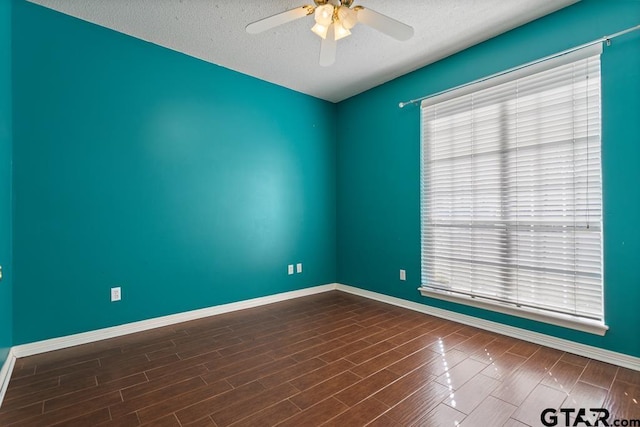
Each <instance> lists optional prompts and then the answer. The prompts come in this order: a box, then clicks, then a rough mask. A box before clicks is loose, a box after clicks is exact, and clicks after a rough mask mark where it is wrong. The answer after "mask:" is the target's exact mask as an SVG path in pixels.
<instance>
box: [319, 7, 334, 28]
mask: <svg viewBox="0 0 640 427" xmlns="http://www.w3.org/2000/svg"><path fill="white" fill-rule="evenodd" d="M315 20H316V23H318V24H320V25H324V26H325V27H328V26H329V25H331V22H333V5H331V4H323V5H322V6H318V7H316V12H315Z"/></svg>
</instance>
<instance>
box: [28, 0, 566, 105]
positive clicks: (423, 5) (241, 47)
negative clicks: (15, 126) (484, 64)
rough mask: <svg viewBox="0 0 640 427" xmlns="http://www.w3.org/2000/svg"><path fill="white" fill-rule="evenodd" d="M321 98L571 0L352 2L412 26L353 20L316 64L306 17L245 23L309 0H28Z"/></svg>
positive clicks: (336, 97)
mask: <svg viewBox="0 0 640 427" xmlns="http://www.w3.org/2000/svg"><path fill="white" fill-rule="evenodd" d="M30 1H32V2H33V3H37V4H40V5H43V6H45V7H49V8H52V9H55V10H58V11H60V12H63V13H66V14H68V15H71V16H75V17H77V18H80V19H83V20H86V21H89V22H93V23H95V24H98V25H101V26H104V27H107V28H111V29H113V30H116V31H119V32H122V33H125V34H128V35H131V36H134V37H137V38H140V39H143V40H147V41H149V42H152V43H155V44H158V45H160V46H164V47H167V48H169V49H173V50H176V51H179V52H183V53H185V54H187V55H191V56H194V57H196V58H200V59H202V60H205V61H208V62H211V63H214V64H217V65H221V66H223V67H226V68H229V69H231V70H235V71H238V72H241V73H244V74H248V75H250V76H254V77H257V78H259V79H262V80H266V81H268V82H271V83H275V84H278V85H280V86H284V87H288V88H290V89H293V90H296V91H299V92H302V93H306V94H308V95H312V96H315V97H318V98H321V99H325V100H328V101H332V102H338V101H341V100H343V99H346V98H349V97H350V96H353V95H356V94H358V93H360V92H363V91H365V90H367V89H370V88H372V87H375V86H377V85H380V84H382V83H384V82H387V81H389V80H392V79H394V78H396V77H398V76H401V75H403V74H405V73H407V72H409V71H413V70H415V69H417V68H420V67H422V66H424V65H427V64H430V63H432V62H435V61H437V60H439V59H442V58H444V57H446V56H449V55H451V54H453V53H455V52H458V51H461V50H463V49H465V48H467V47H469V46H472V45H474V44H477V43H479V42H482V41H484V40H487V39H489V38H491V37H494V36H496V35H498V34H500V33H503V32H505V31H508V30H510V29H512V28H515V27H518V26H520V25H522V24H525V23H527V22H529V21H532V20H534V19H537V18H539V17H542V16H544V15H547V14H549V13H551V12H554V11H556V10H558V9H561V8H563V7H565V6H568V5H570V4H573V3H575V2H576V1H578V0H396V1H390V0H360V1H355V2H354V5H362V6H364V7H369V8H371V9H373V10H375V11H377V12H380V13H383V14H386V15H388V16H390V17H392V18H394V19H397V20H399V21H402V22H404V23H407V24H409V25H411V26H413V27H414V29H415V35H414V36H413V38H412V39H410V40H409V41H405V42H400V41H397V40H395V39H392V38H390V37H388V36H386V35H384V34H381V33H379V32H377V31H375V30H373V29H371V28H368V27H366V26H364V25H362V24H359V25H357V26H356V27H354V28H353V29H352V35H351V36H350V37H347V38H345V39H342V40H340V41H338V51H337V57H336V62H335V64H334V65H332V66H331V67H327V68H325V67H321V66H319V65H318V57H319V52H320V39H319V38H318V36H316V35H315V34H313V33H312V32H311V31H309V29H310V28H311V26H312V25H313V17H312V16H307V17H305V18H302V19H299V20H297V21H294V22H291V23H288V24H285V25H283V26H280V27H278V28H275V29H273V30H270V31H267V32H264V33H261V34H257V35H250V34H247V33H246V32H245V26H246V25H247V24H248V23H250V22H253V21H256V20H258V19H261V18H264V17H267V16H270V15H273V14H276V13H280V12H283V11H285V10H287V9H291V8H294V7H298V6H301V5H303V4H313V1H312V0H264V1H257V0H246V1H242V0H239V1H238V0H236V1H234V0H227V1H220V0H81V1H79V0H30Z"/></svg>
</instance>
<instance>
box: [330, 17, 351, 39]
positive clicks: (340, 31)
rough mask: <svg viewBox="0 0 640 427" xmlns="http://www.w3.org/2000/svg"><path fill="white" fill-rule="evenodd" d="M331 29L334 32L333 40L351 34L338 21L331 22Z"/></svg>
mask: <svg viewBox="0 0 640 427" xmlns="http://www.w3.org/2000/svg"><path fill="white" fill-rule="evenodd" d="M333 27H334V28H333V29H334V34H335V40H336V41H337V40H340V39H343V38H345V37H347V36H349V35H350V34H351V31H349V30H348V29H346V28H345V27H344V25H342V23H341V22H340V21H336V22H334V23H333Z"/></svg>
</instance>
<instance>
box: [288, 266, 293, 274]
mask: <svg viewBox="0 0 640 427" xmlns="http://www.w3.org/2000/svg"><path fill="white" fill-rule="evenodd" d="M287 272H288V273H289V274H293V264H289V266H288V267H287Z"/></svg>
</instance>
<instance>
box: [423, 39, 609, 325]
mask: <svg viewBox="0 0 640 427" xmlns="http://www.w3.org/2000/svg"><path fill="white" fill-rule="evenodd" d="M601 53H602V44H601V43H598V44H594V45H591V46H587V47H584V48H581V49H577V50H575V51H571V52H568V53H566V54H563V55H561V56H557V57H554V58H552V59H549V60H545V61H541V62H537V63H534V64H533V65H530V66H524V67H521V68H518V69H516V70H514V71H509V72H505V73H503V74H498V75H497V76H495V77H492V78H487V79H483V80H480V81H478V82H474V83H470V84H467V85H462V86H460V87H458V88H455V89H452V90H450V91H445V92H442V93H440V94H437V95H435V96H433V97H430V98H427V99H425V100H424V101H423V102H422V107H423V108H424V107H428V106H431V105H435V104H439V103H441V102H445V101H448V100H451V99H455V98H459V97H462V96H464V95H468V94H471V93H475V92H478V91H480V90H483V89H487V88H490V87H494V86H498V85H501V84H503V83H507V82H510V81H514V80H517V79H520V78H524V77H528V76H531V75H535V74H538V73H541V72H544V71H547V70H550V69H553V68H556V67H559V66H562V65H566V64H570V63H574V62H577V61H579V60H582V59H586V58H589V57H593V56H596V55H600V54H601ZM600 87H601V86H600ZM601 105H602V98H600V106H601ZM421 115H422V110H421ZM421 135H424V120H423V119H422V118H421ZM600 144H601V142H600ZM420 145H421V149H420V154H421V158H420V165H421V173H420V176H421V181H420V182H421V188H420V199H421V236H422V242H421V252H422V256H421V263H424V262H425V261H424V260H425V248H426V246H425V245H426V243H425V241H424V240H425V238H424V235H425V232H424V227H425V223H426V219H425V218H426V217H427V216H428V214H426V213H425V212H424V211H423V209H425V208H424V205H425V203H424V200H423V199H424V198H425V194H426V190H425V188H424V183H425V181H424V174H425V141H424V137H423V136H421V144H420ZM600 167H601V160H600ZM600 178H601V180H600V183H601V184H602V177H600ZM600 233H601V240H600V250H601V253H602V249H603V245H604V239H603V237H602V236H603V235H604V234H603V233H602V230H600ZM600 262H601V264H600V268H601V272H602V282H601V288H600V290H601V294H600V296H601V298H602V300H603V305H602V320H595V319H589V318H585V317H581V316H574V315H571V314H565V313H559V312H553V311H550V310H547V309H538V308H534V307H525V306H520V307H519V306H517V305H516V304H514V303H510V302H503V301H498V300H492V299H490V298H486V297H482V296H480V297H479V296H472V295H465V294H463V293H461V292H460V291H458V292H456V291H453V292H451V291H447V290H445V289H435V288H431V287H429V286H428V284H426V283H425V281H426V278H425V277H422V279H421V283H422V284H421V286H420V288H419V291H420V293H421V294H422V295H423V296H425V297H431V298H436V299H440V300H445V301H449V302H454V303H459V304H464V305H468V306H472V307H476V308H481V309H486V310H490V311H494V312H498V313H503V314H508V315H513V316H517V317H523V318H526V319H530V320H535V321H539V322H543V323H548V324H552V325H557V326H561V327H565V328H569V329H575V330H579V331H583V332H587V333H592V334H596V335H604V334H605V333H606V331H607V330H608V326H607V325H606V324H605V320H604V294H605V289H604V262H603V260H602V258H601V261H600ZM423 269H424V265H423ZM423 269H421V270H423Z"/></svg>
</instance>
